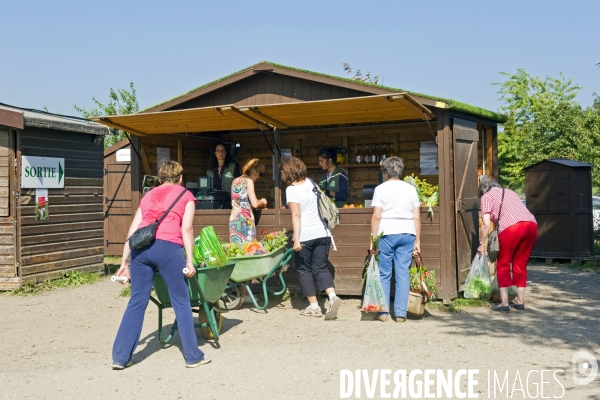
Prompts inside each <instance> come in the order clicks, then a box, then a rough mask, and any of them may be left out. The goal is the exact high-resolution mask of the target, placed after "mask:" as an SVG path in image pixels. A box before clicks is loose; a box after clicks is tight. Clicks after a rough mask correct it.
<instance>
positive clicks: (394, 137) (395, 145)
mask: <svg viewBox="0 0 600 400" xmlns="http://www.w3.org/2000/svg"><path fill="white" fill-rule="evenodd" d="M391 139H392V150H394V152H395V153H396V155H397V156H398V157H400V141H399V138H398V134H397V133H392V137H391Z"/></svg>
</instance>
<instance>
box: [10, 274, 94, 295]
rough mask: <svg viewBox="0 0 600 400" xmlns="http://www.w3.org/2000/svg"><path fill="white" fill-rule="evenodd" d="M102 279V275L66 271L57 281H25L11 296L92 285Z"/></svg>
mask: <svg viewBox="0 0 600 400" xmlns="http://www.w3.org/2000/svg"><path fill="white" fill-rule="evenodd" d="M102 279H103V277H102V275H100V274H98V273H96V272H81V271H67V272H65V273H64V275H63V276H62V277H61V278H59V279H54V280H46V281H43V282H38V281H36V280H35V279H32V280H30V281H27V283H26V284H25V285H23V286H22V287H20V288H18V289H15V290H13V291H12V292H11V294H13V295H15V296H28V295H35V294H40V293H43V292H47V291H50V290H54V289H58V288H66V287H77V286H81V285H84V284H92V283H95V282H98V281H100V280H102Z"/></svg>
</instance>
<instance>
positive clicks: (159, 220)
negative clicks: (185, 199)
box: [156, 188, 187, 224]
mask: <svg viewBox="0 0 600 400" xmlns="http://www.w3.org/2000/svg"><path fill="white" fill-rule="evenodd" d="M186 190H187V189H185V188H184V189H183V190H182V191H181V193H179V196H177V198H176V199H175V201H174V202H173V203H172V204H171V205H170V206H169V208H167V209H166V211H165V212H164V213H163V215H161V216H160V218H159V219H157V220H156V223H157V224H160V223H161V222H162V220H163V219H165V217H166V216H167V214H168V213H169V211H171V209H172V208H173V207H175V204H177V202H178V201H179V199H181V196H183V194H184V193H185V192H186Z"/></svg>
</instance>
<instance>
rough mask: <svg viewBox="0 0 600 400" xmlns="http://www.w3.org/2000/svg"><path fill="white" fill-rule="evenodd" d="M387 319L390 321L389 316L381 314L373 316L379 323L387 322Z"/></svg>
mask: <svg viewBox="0 0 600 400" xmlns="http://www.w3.org/2000/svg"><path fill="white" fill-rule="evenodd" d="M389 319H390V316H389V314H381V315H376V316H375V320H376V321H379V322H388V321H389Z"/></svg>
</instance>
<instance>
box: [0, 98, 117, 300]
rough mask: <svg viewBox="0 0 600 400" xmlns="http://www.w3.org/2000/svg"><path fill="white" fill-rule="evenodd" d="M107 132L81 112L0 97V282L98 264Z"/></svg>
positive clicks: (3, 285) (2, 285)
mask: <svg viewBox="0 0 600 400" xmlns="http://www.w3.org/2000/svg"><path fill="white" fill-rule="evenodd" d="M108 133H109V132H108V130H107V128H106V127H104V126H102V125H99V124H96V123H94V122H91V121H87V120H83V119H81V118H76V117H60V116H56V115H52V114H49V113H44V112H41V111H37V110H29V109H22V108H18V107H12V106H7V105H3V104H0V290H9V289H14V288H17V287H19V286H21V285H22V284H24V283H25V282H27V281H28V280H32V279H36V280H38V281H41V280H44V279H51V278H57V277H60V276H62V274H64V273H65V272H66V271H68V270H98V271H99V270H102V269H103V268H104V263H103V246H102V244H103V237H104V229H103V213H102V201H103V186H102V182H103V180H102V157H103V148H104V146H103V143H104V136H105V135H107V134H108ZM44 186H45V187H44Z"/></svg>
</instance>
